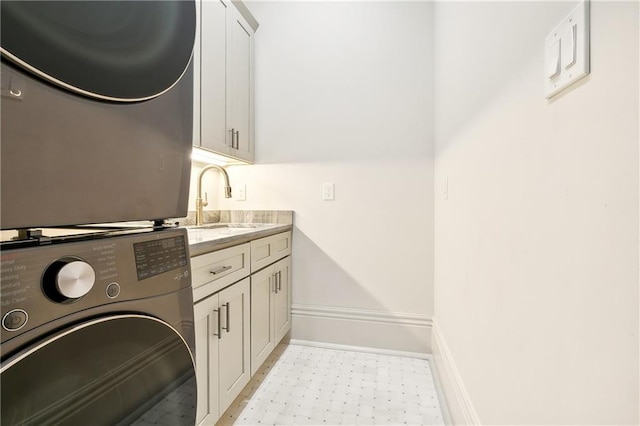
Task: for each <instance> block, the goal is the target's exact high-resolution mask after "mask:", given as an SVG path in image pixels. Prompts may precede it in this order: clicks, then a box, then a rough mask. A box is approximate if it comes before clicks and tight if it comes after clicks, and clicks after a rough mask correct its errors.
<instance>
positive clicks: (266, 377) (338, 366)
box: [218, 345, 444, 426]
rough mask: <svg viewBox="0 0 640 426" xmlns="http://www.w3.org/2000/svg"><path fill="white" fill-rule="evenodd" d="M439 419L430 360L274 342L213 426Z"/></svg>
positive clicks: (393, 422) (432, 422) (434, 422)
mask: <svg viewBox="0 0 640 426" xmlns="http://www.w3.org/2000/svg"><path fill="white" fill-rule="evenodd" d="M234 424H235V425H258V424H271V425H305V424H307V425H403V424H411V425H417V424H420V425H443V424H444V420H443V415H442V411H441V409H440V404H439V401H438V396H437V394H436V390H435V385H434V381H433V377H432V375H431V370H430V367H429V362H428V361H427V360H423V359H414V358H403V357H396V356H388V355H377V354H370V353H362V352H348V351H340V350H333V349H320V348H314V347H308V346H297V345H288V346H287V345H280V346H278V348H276V350H275V351H274V352H273V353H272V354H271V356H270V357H269V359H267V361H265V363H264V365H263V366H262V367H261V369H260V370H259V371H258V372H257V373H256V375H255V376H254V378H253V379H252V380H251V382H250V383H249V385H248V386H247V387H246V388H245V389H244V390H243V392H242V394H241V395H240V396H239V397H238V398H237V399H236V400H235V401H234V402H233V404H232V405H231V407H229V409H228V410H227V412H226V413H225V414H224V415H223V416H222V418H221V419H220V421H219V423H218V425H223V426H228V425H234Z"/></svg>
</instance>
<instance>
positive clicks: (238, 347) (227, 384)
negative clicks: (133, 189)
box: [191, 231, 291, 425]
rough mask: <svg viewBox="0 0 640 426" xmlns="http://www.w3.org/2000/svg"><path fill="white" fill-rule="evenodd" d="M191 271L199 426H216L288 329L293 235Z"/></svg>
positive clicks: (209, 257) (196, 262)
mask: <svg viewBox="0 0 640 426" xmlns="http://www.w3.org/2000/svg"><path fill="white" fill-rule="evenodd" d="M191 265H192V272H193V276H192V285H193V296H194V301H195V304H194V316H195V332H196V354H195V358H196V360H195V361H196V383H197V391H198V405H197V409H196V424H197V425H215V424H216V422H217V421H218V420H219V419H220V416H222V414H223V413H224V412H225V410H226V409H227V408H228V407H229V406H230V405H231V403H232V402H233V400H234V399H235V398H236V397H237V396H238V395H239V394H240V392H241V391H242V389H243V388H244V387H245V386H246V385H247V383H249V380H250V379H251V376H253V374H255V372H256V371H257V370H258V369H259V368H260V366H261V365H262V364H263V363H264V361H265V360H266V359H267V357H268V356H269V355H270V354H271V352H272V351H273V349H274V348H275V347H276V345H277V344H278V343H279V342H280V340H282V338H283V337H284V336H285V335H286V334H287V332H288V331H289V330H290V329H291V232H290V231H287V232H283V233H280V234H276V235H271V236H268V237H264V238H260V239H257V240H253V241H251V242H250V243H245V244H241V245H237V246H232V247H228V248H225V249H222V250H218V251H214V252H210V253H206V254H203V255H199V256H195V257H193V258H192V259H191ZM250 274H251V275H250Z"/></svg>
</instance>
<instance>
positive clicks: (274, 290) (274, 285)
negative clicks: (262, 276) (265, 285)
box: [269, 275, 278, 293]
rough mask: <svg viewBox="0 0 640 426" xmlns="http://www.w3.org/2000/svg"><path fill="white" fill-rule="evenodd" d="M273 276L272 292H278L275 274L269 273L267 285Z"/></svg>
mask: <svg viewBox="0 0 640 426" xmlns="http://www.w3.org/2000/svg"><path fill="white" fill-rule="evenodd" d="M272 278H273V290H272V291H273V292H274V293H278V284H277V283H276V276H275V275H271V276H270V277H269V285H271V279H272Z"/></svg>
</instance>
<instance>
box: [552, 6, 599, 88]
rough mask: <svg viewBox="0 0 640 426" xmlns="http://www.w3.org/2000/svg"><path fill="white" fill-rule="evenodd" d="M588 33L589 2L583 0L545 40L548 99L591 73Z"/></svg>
mask: <svg viewBox="0 0 640 426" xmlns="http://www.w3.org/2000/svg"><path fill="white" fill-rule="evenodd" d="M589 32H590V31H589V0H582V1H581V2H580V4H578V6H577V7H576V8H575V9H573V10H572V11H571V13H569V15H567V17H566V18H564V19H563V20H562V22H561V23H560V24H559V25H558V26H557V27H555V28H554V29H553V30H552V31H551V32H550V33H549V34H548V35H547V37H546V38H545V72H544V74H545V77H544V81H545V83H544V91H545V97H546V98H547V99H549V98H551V97H553V96H555V95H557V94H558V93H560V92H561V91H562V90H564V89H565V88H567V87H569V86H571V85H572V84H574V83H575V82H577V81H578V80H580V79H582V78H584V77H586V76H587V75H588V74H589V72H590V70H589V45H590V41H589ZM559 46H560V47H561V48H560V49H558V47H559ZM558 50H559V52H558ZM558 54H559V55H560V57H558V56H557V55H558ZM551 70H558V71H559V72H557V73H552V72H551Z"/></svg>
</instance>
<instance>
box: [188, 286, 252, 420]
mask: <svg viewBox="0 0 640 426" xmlns="http://www.w3.org/2000/svg"><path fill="white" fill-rule="evenodd" d="M249 282H250V280H249V278H245V279H243V280H242V281H239V282H237V283H236V284H233V285H231V286H230V287H227V288H225V289H224V290H222V291H220V292H218V293H216V294H213V295H211V296H209V297H207V298H205V299H202V300H201V301H199V302H197V303H196V304H195V305H194V314H195V331H196V382H197V386H198V405H197V411H196V424H198V425H213V424H215V423H216V422H217V421H218V419H219V417H220V415H221V414H222V413H224V411H225V410H226V409H227V408H228V407H229V405H230V404H231V402H233V400H234V399H235V397H236V396H238V394H239V393H240V391H241V390H242V389H243V388H244V386H245V385H246V384H247V383H248V382H249V379H250V378H251V367H250V353H249V345H250V340H249V339H250V337H249V335H250V328H249V327H250V324H249V318H250V317H249V315H250V313H249V310H250V289H249V288H250V284H249Z"/></svg>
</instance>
